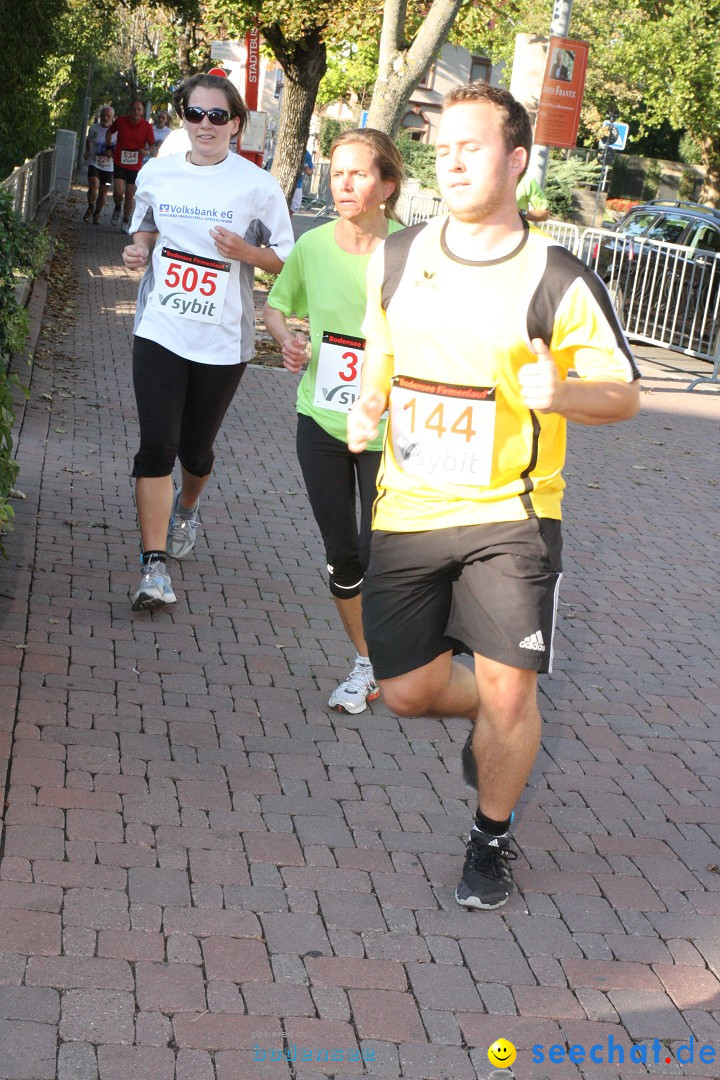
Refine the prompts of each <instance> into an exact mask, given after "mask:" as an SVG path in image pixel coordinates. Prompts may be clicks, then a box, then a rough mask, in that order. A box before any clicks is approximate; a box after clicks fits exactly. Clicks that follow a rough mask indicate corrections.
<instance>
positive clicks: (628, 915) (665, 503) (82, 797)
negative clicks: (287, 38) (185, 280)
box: [0, 194, 720, 1080]
mask: <svg viewBox="0 0 720 1080" xmlns="http://www.w3.org/2000/svg"><path fill="white" fill-rule="evenodd" d="M81 212H82V203H81V202H80V199H79V195H78V194H74V195H72V196H71V198H70V200H69V201H68V202H67V203H64V204H63V203H61V204H60V205H59V206H58V208H57V209H56V211H55V212H54V215H53V218H52V224H53V229H54V231H55V232H56V233H57V235H58V236H59V238H60V240H61V241H62V242H63V243H64V244H65V245H66V247H67V250H68V251H69V252H70V255H71V258H72V261H73V263H74V267H75V271H76V275H77V281H78V291H77V293H76V294H73V287H72V280H71V278H68V277H65V278H63V279H62V286H61V293H60V297H59V302H58V297H57V296H56V297H55V314H54V316H53V318H52V320H50V319H49V318H48V315H47V311H46V315H45V318H44V321H43V324H42V330H41V333H40V337H39V340H38V343H37V349H36V353H35V363H34V367H33V370H32V385H31V398H30V401H29V403H28V405H27V408H26V410H25V412H24V416H23V417H22V421H21V427H20V429H19V433H18V452H19V459H20V462H21V470H22V471H21V474H20V477H19V479H18V485H19V487H20V488H21V489H22V491H23V492H24V493H25V494H26V496H27V498H26V500H24V501H18V502H16V504H15V506H16V512H17V530H16V532H15V533H13V534H12V535H11V536H10V537H9V538H8V541H7V547H8V551H9V560H8V561H7V562H4V563H3V564H2V565H0V593H2V615H1V619H0V649H1V651H2V659H1V663H0V674H1V686H0V695H1V697H0V701H1V702H2V705H3V712H2V721H1V733H0V739H1V741H0V749H1V750H2V760H3V766H4V765H5V764H6V763H7V764H8V766H9V767H8V773H7V786H6V802H5V821H4V833H3V840H2V852H1V856H2V859H1V862H0V1077H2V1078H4V1080H10V1078H12V1080H46V1078H52V1077H56V1078H60V1080H95V1078H97V1077H98V1076H99V1077H101V1078H102V1080H264V1078H271V1080H275V1078H283V1080H290V1078H294V1080H304V1078H306V1077H310V1076H317V1075H319V1074H325V1075H328V1076H338V1077H339V1076H359V1075H361V1074H362V1073H363V1067H362V1064H358V1063H356V1062H354V1061H353V1058H357V1056H358V1054H357V1051H358V1049H359V1050H360V1051H361V1052H362V1055H363V1056H364V1060H365V1062H366V1068H367V1074H369V1075H372V1076H377V1077H398V1076H402V1077H407V1078H427V1080H442V1078H446V1077H447V1078H452V1080H469V1078H472V1077H478V1078H481V1080H485V1078H488V1077H490V1076H493V1075H494V1076H495V1077H511V1076H515V1077H516V1078H518V1080H569V1078H578V1077H584V1078H587V1080H616V1078H618V1077H620V1078H622V1080H633V1078H636V1077H642V1076H646V1075H653V1076H655V1075H669V1076H678V1075H681V1076H706V1077H717V1076H718V1075H720V1066H719V1065H718V1063H717V1057H715V1059H714V1060H710V1058H711V1050H712V1053H713V1054H714V1055H718V1056H720V1027H719V1026H718V1025H719V1022H720V997H719V995H718V990H719V989H720V984H719V982H718V978H719V977H720V919H718V915H719V914H720V873H719V872H718V864H720V852H719V851H718V841H719V840H720V735H719V734H718V726H717V721H718V712H719V711H720V679H719V677H718V664H717V653H718V645H720V634H719V632H718V609H719V607H720V605H719V603H718V592H719V590H718V580H717V576H718V565H719V564H720V559H719V558H718V552H719V549H720V544H719V517H718V471H719V470H718V461H719V454H718V419H719V418H720V397H718V395H717V394H715V393H713V392H712V391H711V390H706V391H696V392H695V393H693V394H686V393H684V392H683V390H684V385H685V383H686V382H687V377H685V380H684V381H682V378H681V377H678V375H677V373H676V372H675V373H674V372H673V370H669V372H668V371H666V370H665V369H662V370H660V369H658V368H656V367H653V366H652V365H646V370H648V371H649V373H650V374H649V377H648V378H647V380H646V382H645V390H644V394H643V412H642V415H641V416H640V417H639V419H638V420H637V421H635V422H634V423H632V424H626V425H620V426H618V427H615V428H605V429H602V428H598V429H586V428H577V427H576V428H573V430H572V433H571V436H570V451H569V462H570V463H569V466H568V469H567V478H568V481H569V493H568V496H567V500H566V520H567V525H566V559H565V572H566V576H565V580H564V587H563V591H562V605H561V613H560V621H559V633H558V640H557V649H556V673H555V674H554V675H553V677H552V678H551V679H543V681H542V688H541V697H542V710H543V714H544V718H545V728H544V738H543V745H542V751H541V754H540V757H539V760H538V762H537V766H536V768H535V770H534V773H533V776H532V779H531V783H530V786H529V788H528V790H527V792H526V795H525V797H524V799H523V801H522V805H521V806H520V807H519V809H518V814H517V823H516V824H517V829H516V832H517V839H518V842H519V845H520V847H521V849H522V858H521V859H519V860H518V862H517V863H516V864H515V866H516V878H517V882H518V885H519V886H520V891H519V893H518V894H516V895H515V896H513V898H512V899H511V901H510V902H509V903H508V905H507V907H506V908H505V909H504V910H503V911H502V912H487V913H469V912H466V911H464V910H461V909H460V908H458V907H457V905H456V904H455V902H454V900H453V897H452V891H453V887H454V885H455V884H456V881H457V879H458V877H459V872H460V869H461V865H462V859H463V851H464V844H463V833H464V831H465V830H466V829H467V828H468V825H469V823H470V810H469V805H470V804H469V800H468V797H467V792H466V791H465V789H464V788H463V787H462V784H461V781H460V778H459V773H460V768H459V748H460V746H461V745H462V742H463V740H464V738H465V735H466V725H465V724H464V723H463V722H460V721H452V720H451V721H447V722H440V721H438V720H432V719H422V718H421V719H413V720H407V719H402V720H399V719H397V718H396V717H394V716H393V715H391V714H390V713H389V712H388V710H387V708H385V707H384V706H383V705H382V704H381V703H376V704H375V705H373V706H372V707H371V708H370V709H369V710H368V711H367V712H366V713H365V714H363V715H361V716H358V717H348V716H339V715H337V714H334V713H330V711H329V710H328V708H327V706H326V701H327V696H328V691H329V690H330V688H331V687H332V686H333V685H334V683H335V682H336V680H338V678H339V677H341V676H343V675H344V674H345V673H346V671H347V669H348V664H349V662H350V658H351V649H350V646H349V645H348V642H347V641H346V640H345V637H344V635H343V633H342V632H341V629H340V627H339V625H338V620H337V618H336V615H335V611H334V607H333V604H332V602H331V599H330V597H329V595H328V592H327V589H326V585H325V579H324V571H323V560H322V553H321V548H320V545H319V543H318V538H317V533H316V529H315V526H314V524H313V522H312V521H311V517H310V513H309V508H308V504H307V501H306V497H305V494H304V491H303V489H302V484H301V480H300V476H299V471H298V467H297V463H296V459H295V453H294V433H293V429H294V422H293V391H294V385H295V380H294V379H293V378H291V377H290V376H288V375H287V373H285V372H283V371H281V370H276V369H272V368H253V369H251V370H249V371H248V373H247V375H246V378H245V380H244V381H243V383H242V386H241V391H240V393H239V395H238V397H237V400H236V403H235V406H234V407H233V408H231V410H230V413H229V415H228V418H227V421H226V423H225V426H224V429H223V432H222V435H221V437H220V439H219V444H218V465H217V470H216V473H215V477H214V479H213V481H212V482H211V484H210V486H209V491H208V497H207V498H206V499H205V501H204V504H203V508H202V516H203V529H202V533H201V534H200V537H199V541H198V544H197V549H196V554H195V555H194V557H191V558H190V559H188V560H187V561H185V562H183V563H182V564H175V565H174V567H173V581H174V584H175V589H176V592H177V594H178V603H177V605H176V606H175V607H174V608H173V609H172V610H170V611H165V612H160V613H155V614H154V615H151V614H147V613H140V614H137V615H133V614H131V611H130V606H129V602H128V595H129V593H130V591H131V590H132V589H133V588H134V585H135V582H136V579H137V573H138V537H137V532H136V527H135V515H134V509H133V500H132V491H131V485H130V481H129V479H128V473H129V462H130V459H131V456H132V454H133V453H134V450H135V446H136V442H137V425H136V420H135V409H134V402H133V396H132V392H131V387H130V361H129V356H130V328H131V319H132V312H133V303H134V294H135V289H136V285H137V279H136V278H134V277H132V276H130V275H129V274H127V273H126V272H125V270H124V269H123V268H122V264H121V261H120V250H121V247H122V244H123V238H122V237H121V235H120V234H119V233H118V232H117V230H113V229H111V228H110V227H109V209H106V211H105V215H104V220H103V223H102V224H101V225H100V226H99V227H97V228H93V226H92V225H83V224H82V223H81V222H80V220H79V219H80V215H81ZM52 284H53V283H52V282H51V286H52ZM42 292H43V286H42V283H39V284H38V286H37V288H36V292H35V297H34V299H33V305H34V309H35V311H36V314H37V311H38V310H39V308H40V306H41V299H42ZM500 1037H503V1038H506V1039H508V1040H510V1041H511V1042H512V1043H513V1044H514V1045H515V1047H516V1048H517V1059H516V1061H515V1063H514V1065H513V1066H512V1068H510V1069H494V1068H493V1066H492V1065H491V1064H490V1062H489V1060H488V1056H487V1051H488V1046H489V1044H490V1043H492V1042H493V1041H494V1040H496V1039H498V1038H500ZM693 1040H694V1041H693ZM254 1044H256V1045H257V1047H258V1048H259V1049H257V1050H254V1049H253V1045H254ZM553 1045H555V1046H556V1049H555V1050H554V1051H552V1056H550V1055H551V1052H550V1047H551V1046H553ZM633 1045H635V1049H634V1050H633V1049H632V1048H633ZM568 1046H569V1047H571V1048H574V1049H571V1050H570V1051H569V1052H568V1051H567V1047H568ZM283 1047H284V1048H285V1060H283V1061H277V1060H276V1061H273V1060H272V1059H273V1058H278V1057H279V1056H280V1048H283ZM293 1047H296V1048H297V1049H296V1054H297V1056H295V1053H294V1051H293V1049H292V1048H293ZM302 1047H307V1048H310V1050H311V1051H312V1052H313V1053H314V1057H315V1058H316V1059H317V1057H318V1055H320V1056H321V1052H322V1049H323V1048H328V1049H329V1050H332V1048H335V1049H336V1050H337V1051H340V1050H342V1057H343V1060H342V1062H339V1063H338V1060H337V1059H338V1056H339V1055H338V1053H335V1055H334V1058H335V1061H334V1062H333V1061H327V1062H323V1061H321V1062H320V1063H318V1062H317V1060H314V1061H313V1062H312V1063H310V1062H307V1061H305V1060H303V1057H305V1058H307V1056H308V1054H307V1053H305V1054H303V1053H302V1052H301V1048H302ZM533 1047H540V1049H535V1050H534V1051H533V1050H532V1048H533ZM593 1047H594V1048H595V1049H594V1051H592V1048H593ZM683 1047H684V1048H685V1049H683ZM708 1048H710V1049H708ZM261 1051H264V1052H265V1061H264V1062H263V1063H261V1062H259V1061H258V1060H256V1059H257V1058H258V1057H259V1056H260V1053H261ZM591 1051H592V1056H593V1057H594V1060H592V1059H591ZM609 1054H611V1057H612V1061H611V1063H607V1062H608V1055H609ZM690 1056H692V1062H690V1061H689V1060H688V1061H687V1062H683V1058H685V1059H689V1058H690ZM644 1057H645V1059H646V1060H643V1058H644ZM288 1058H294V1060H291V1061H288V1060H287V1059H288ZM540 1058H542V1059H544V1060H539V1059H540ZM666 1058H667V1059H668V1060H667V1061H666ZM621 1059H622V1063H621ZM680 1062H683V1063H680Z"/></svg>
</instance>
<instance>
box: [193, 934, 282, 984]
mask: <svg viewBox="0 0 720 1080" xmlns="http://www.w3.org/2000/svg"><path fill="white" fill-rule="evenodd" d="M203 957H204V960H205V970H206V972H207V975H208V978H210V979H220V980H222V981H226V982H236V983H241V982H245V981H247V980H254V981H260V982H268V981H270V980H271V979H272V973H271V970H270V963H269V961H268V955H267V949H266V947H265V945H264V944H263V943H262V942H260V941H241V940H238V939H235V938H222V937H215V938H208V939H206V940H205V941H204V942H203Z"/></svg>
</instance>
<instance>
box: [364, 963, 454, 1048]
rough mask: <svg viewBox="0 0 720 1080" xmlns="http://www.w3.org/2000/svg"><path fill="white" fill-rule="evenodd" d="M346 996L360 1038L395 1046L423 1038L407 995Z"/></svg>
mask: <svg viewBox="0 0 720 1080" xmlns="http://www.w3.org/2000/svg"><path fill="white" fill-rule="evenodd" d="M453 970H454V969H453ZM349 997H350V1006H351V1008H352V1013H353V1016H354V1018H355V1025H356V1027H357V1030H358V1034H359V1035H360V1038H361V1039H387V1040H388V1041H389V1042H395V1043H404V1042H409V1041H411V1040H415V1041H419V1042H422V1041H423V1040H424V1039H425V1029H424V1028H423V1024H422V1020H421V1018H420V1013H419V1012H418V1009H417V1006H416V1005H415V1002H414V1001H413V999H412V998H411V997H410V995H409V994H400V993H397V992H395V991H393V990H351V991H350V994H349Z"/></svg>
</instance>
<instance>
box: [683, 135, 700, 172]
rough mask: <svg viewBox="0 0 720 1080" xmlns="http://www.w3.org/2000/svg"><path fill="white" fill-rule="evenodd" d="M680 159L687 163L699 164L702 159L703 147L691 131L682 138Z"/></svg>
mask: <svg viewBox="0 0 720 1080" xmlns="http://www.w3.org/2000/svg"><path fill="white" fill-rule="evenodd" d="M679 160H680V161H684V162H685V164H686V165H699V164H700V162H701V161H702V147H701V146H700V144H699V142H698V141H697V139H696V138H695V137H694V136H693V135H691V134H690V132H689V131H686V132H685V134H684V135H683V137H682V138H681V139H680V147H679Z"/></svg>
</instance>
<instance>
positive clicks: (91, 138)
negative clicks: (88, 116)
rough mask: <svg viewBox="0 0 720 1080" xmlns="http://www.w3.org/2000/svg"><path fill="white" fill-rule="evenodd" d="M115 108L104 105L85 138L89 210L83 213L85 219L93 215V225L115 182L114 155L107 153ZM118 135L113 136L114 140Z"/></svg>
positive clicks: (96, 222) (98, 217) (87, 219)
mask: <svg viewBox="0 0 720 1080" xmlns="http://www.w3.org/2000/svg"><path fill="white" fill-rule="evenodd" d="M114 116H115V110H114V109H113V107H112V105H103V107H102V108H101V109H100V112H99V114H98V120H97V123H95V124H91V125H90V128H89V130H88V133H87V139H86V140H85V153H84V155H83V157H84V159H85V161H87V163H88V191H87V201H88V205H87V210H86V211H85V213H84V214H83V221H89V220H90V218H91V217H92V219H93V225H97V224H98V222H99V221H100V214H101V213H102V208H103V206H104V205H105V199H106V198H107V193H108V191H109V189H110V187H111V185H112V182H113V156H112V152H111V153H107V151H106V149H105V144H106V142H107V131H108V128H109V127H110V126H111V124H112V122H113V117H114ZM116 138H117V136H115V135H114V136H113V138H112V141H113V142H114V141H115V139H116Z"/></svg>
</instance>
